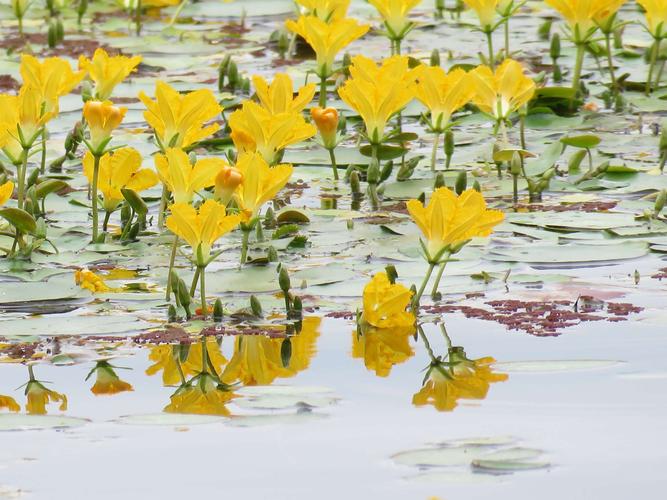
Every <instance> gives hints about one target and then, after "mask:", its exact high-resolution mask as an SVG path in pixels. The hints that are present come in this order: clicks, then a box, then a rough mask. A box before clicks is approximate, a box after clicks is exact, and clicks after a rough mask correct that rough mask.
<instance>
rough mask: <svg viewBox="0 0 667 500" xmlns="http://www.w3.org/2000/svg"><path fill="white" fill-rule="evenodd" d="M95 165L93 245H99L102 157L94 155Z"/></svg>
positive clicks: (92, 194) (92, 192) (92, 191)
mask: <svg viewBox="0 0 667 500" xmlns="http://www.w3.org/2000/svg"><path fill="white" fill-rule="evenodd" d="M94 160H95V163H94V164H93V185H92V187H91V197H92V201H93V243H97V236H98V233H99V229H100V228H99V214H98V211H97V199H98V196H97V184H98V182H99V177H100V155H97V154H96V155H94Z"/></svg>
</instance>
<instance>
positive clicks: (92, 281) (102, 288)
mask: <svg viewBox="0 0 667 500" xmlns="http://www.w3.org/2000/svg"><path fill="white" fill-rule="evenodd" d="M74 282H75V283H76V284H77V285H79V286H80V287H81V288H85V289H86V290H90V291H91V292H93V293H96V292H108V291H110V290H111V289H110V288H109V287H108V286H107V285H106V283H105V282H104V280H103V279H102V278H101V277H99V276H98V275H97V274H95V273H94V272H92V271H89V270H88V269H77V270H76V271H74Z"/></svg>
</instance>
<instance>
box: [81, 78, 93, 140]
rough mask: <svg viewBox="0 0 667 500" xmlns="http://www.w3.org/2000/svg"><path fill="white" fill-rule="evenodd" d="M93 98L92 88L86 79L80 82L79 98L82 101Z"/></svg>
mask: <svg viewBox="0 0 667 500" xmlns="http://www.w3.org/2000/svg"><path fill="white" fill-rule="evenodd" d="M92 98H93V88H92V86H91V85H90V82H89V81H88V80H84V81H83V82H82V83H81V100H82V101H83V102H87V101H90V100H91V99H92ZM81 130H82V132H81V137H83V126H82V129H81Z"/></svg>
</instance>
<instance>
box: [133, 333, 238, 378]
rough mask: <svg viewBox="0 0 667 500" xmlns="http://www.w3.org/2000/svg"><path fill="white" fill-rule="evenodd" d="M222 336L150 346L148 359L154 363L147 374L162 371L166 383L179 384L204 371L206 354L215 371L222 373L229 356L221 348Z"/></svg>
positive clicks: (147, 370)
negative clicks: (188, 342)
mask: <svg viewBox="0 0 667 500" xmlns="http://www.w3.org/2000/svg"><path fill="white" fill-rule="evenodd" d="M219 342H220V343H222V338H219V339H218V338H216V337H212V336H211V337H204V338H203V339H202V340H201V342H196V343H193V344H177V345H170V344H166V345H156V346H152V347H150V353H149V355H148V359H149V360H151V361H153V362H154V363H153V364H152V365H151V366H149V367H148V368H147V369H146V375H149V376H151V375H155V374H156V373H159V372H162V383H163V384H164V385H179V384H183V383H184V382H185V379H186V378H187V377H190V376H192V375H196V374H198V373H200V372H201V371H202V369H203V368H202V359H203V356H204V354H205V355H206V359H207V360H208V363H209V364H210V366H211V368H212V370H213V371H214V372H215V373H220V371H221V370H222V367H223V366H224V364H225V363H227V358H225V356H224V354H222V351H221V349H220V343H219Z"/></svg>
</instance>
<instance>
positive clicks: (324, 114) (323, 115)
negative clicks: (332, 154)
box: [310, 106, 338, 149]
mask: <svg viewBox="0 0 667 500" xmlns="http://www.w3.org/2000/svg"><path fill="white" fill-rule="evenodd" d="M310 116H311V118H312V119H313V121H314V122H315V125H316V126H317V130H318V131H319V133H320V137H321V138H322V144H324V147H325V148H327V149H333V148H335V147H336V145H337V143H338V111H336V108H321V107H319V106H316V107H314V108H311V109H310Z"/></svg>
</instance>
